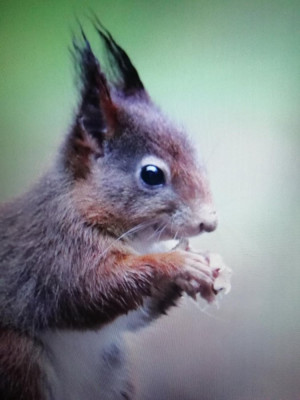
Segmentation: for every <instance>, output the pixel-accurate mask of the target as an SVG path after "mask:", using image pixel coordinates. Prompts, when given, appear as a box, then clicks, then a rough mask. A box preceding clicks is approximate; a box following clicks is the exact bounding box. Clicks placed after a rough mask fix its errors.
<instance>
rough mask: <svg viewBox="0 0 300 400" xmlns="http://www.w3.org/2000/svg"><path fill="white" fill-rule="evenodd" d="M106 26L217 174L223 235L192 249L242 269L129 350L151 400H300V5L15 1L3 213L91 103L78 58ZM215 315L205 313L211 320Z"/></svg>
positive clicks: (1, 161) (0, 33) (0, 108)
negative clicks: (220, 293) (81, 38)
mask: <svg viewBox="0 0 300 400" xmlns="http://www.w3.org/2000/svg"><path fill="white" fill-rule="evenodd" d="M90 10H93V11H94V12H95V13H96V14H97V15H98V16H99V17H100V19H101V20H102V22H103V23H104V24H105V25H106V26H107V27H108V28H109V30H110V31H111V32H112V33H113V35H114V37H115V38H116V40H117V41H118V42H119V43H120V44H121V46H122V47H124V48H125V49H126V51H127V52H128V53H129V55H130V57H131V59H132V60H133V62H134V64H135V65H136V67H137V69H138V71H139V72H140V75H141V77H142V80H143V82H144V84H145V86H146V87H147V88H148V90H149V92H150V94H151V95H152V97H153V98H154V99H155V100H156V101H157V102H158V104H159V105H160V106H161V107H162V108H163V109H164V110H165V111H166V113H167V114H169V115H170V116H171V117H173V118H174V119H175V120H176V121H178V123H182V124H183V125H184V126H185V127H186V128H187V131H188V132H189V133H190V135H191V136H192V137H193V138H194V140H195V142H196V145H197V146H198V149H199V151H200V152H201V153H202V155H203V157H204V159H205V160H206V162H207V166H208V170H209V174H210V178H211V184H212V188H213V192H214V197H215V202H216V204H217V208H218V210H219V215H220V225H219V228H218V230H217V231H216V232H215V233H213V234H210V235H206V236H203V237H202V236H201V237H200V238H197V239H195V240H193V243H194V244H195V246H196V247H199V248H203V249H210V250H211V251H214V252H219V253H221V254H222V255H223V256H224V258H225V260H226V261H227V263H228V264H229V265H230V266H231V267H232V268H233V269H234V276H233V289H232V292H231V293H230V294H229V295H228V296H226V297H224V298H223V299H222V300H221V301H220V308H219V309H217V308H216V307H214V306H211V307H209V308H206V309H205V310H203V308H202V306H203V304H202V303H201V309H199V307H197V305H196V304H194V303H192V302H191V301H189V300H187V299H184V300H183V302H182V305H181V307H180V308H177V309H175V310H173V311H172V312H171V313H170V316H169V318H163V319H161V320H160V321H158V322H157V323H155V324H154V325H153V326H151V327H150V328H147V329H146V330H145V331H144V332H143V333H141V334H139V335H138V336H130V337H128V343H129V345H130V349H131V352H130V354H131V356H132V363H133V368H134V369H135V371H136V372H135V373H136V379H137V382H138V388H139V392H138V393H139V398H140V399H148V398H149V399H153V398H155V399H195V400H196V399H201V400H205V399H209V400H211V399H228V400H235V399H236V400H241V399H243V400H267V399H272V400H273V399H278V400H279V399H284V400H298V399H299V398H300V385H299V377H300V312H299V300H300V295H299V282H300V271H299V267H300V263H299V258H300V250H299V245H300V240H299V238H300V228H299V225H300V218H299V217H300V215H299V214H300V213H299V193H300V184H299V171H300V165H299V164H300V163H299V136H300V134H299V126H300V121H299V115H300V113H299V104H300V92H299V82H300V74H299V71H300V68H299V67H300V65H299V64H300V24H299V21H300V3H299V1H279V0H274V1H271V0H269V1H258V0H254V1H244V0H241V1H234V0H228V1H221V0H219V1H214V0H212V1H208V0H203V1H191V0H189V1H180V0H173V1H164V2H162V1H157V0H153V1H146V0H145V1H143V0H140V1H133V0H128V1H126V0H123V1H122V0H118V1H108V0H107V1H104V0H101V1H100V0H98V1H85V2H83V1H75V0H74V1H71V0H60V1H54V0H53V1H47V0H44V1H31V0H27V1H19V0H18V1H17V0H15V1H10V2H9V1H2V2H1V5H0V37H1V41H0V46H1V47H0V57H1V75H0V132H1V134H0V149H1V158H0V182H1V191H0V200H1V201H6V200H8V199H9V198H11V197H12V196H14V195H18V194H21V193H22V192H23V191H24V190H26V188H28V187H29V186H30V184H31V183H32V182H34V181H35V180H36V178H37V177H38V176H40V175H41V174H42V172H43V171H45V170H46V169H47V166H48V165H49V163H50V162H51V160H52V159H53V157H54V155H55V152H56V149H57V146H58V145H59V143H60V141H61V139H62V137H63V135H64V133H65V132H66V131H67V129H68V127H69V126H70V124H71V121H72V116H73V113H74V110H75V106H76V101H77V92H76V88H75V86H74V75H75V74H74V69H73V66H72V61H71V57H70V54H69V50H68V48H69V47H70V44H71V36H72V31H76V30H78V26H77V24H76V19H80V21H81V22H82V24H83V26H84V29H85V30H86V32H87V34H88V36H89V38H91V42H92V46H93V48H94V50H95V51H98V50H99V54H101V51H100V50H101V49H100V45H99V43H98V40H97V37H96V35H95V34H94V32H93V30H92V28H91V26H90V23H89V21H88V18H87V16H88V15H89V13H90ZM201 310H202V311H201Z"/></svg>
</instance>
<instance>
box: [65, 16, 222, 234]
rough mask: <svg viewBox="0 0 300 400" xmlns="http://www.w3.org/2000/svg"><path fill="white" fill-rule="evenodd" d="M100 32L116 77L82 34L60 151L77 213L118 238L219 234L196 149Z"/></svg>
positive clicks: (111, 41) (121, 53) (101, 31)
mask: <svg viewBox="0 0 300 400" xmlns="http://www.w3.org/2000/svg"><path fill="white" fill-rule="evenodd" d="M96 28H97V31H98V33H99V35H100V37H101V38H102V40H103V42H104V44H105V47H106V50H107V53H108V58H109V61H110V64H111V67H112V68H111V69H112V72H113V74H114V79H113V80H112V81H111V80H110V81H108V79H107V78H106V76H105V74H104V72H103V70H102V68H101V66H100V63H99V61H98V60H97V58H96V57H95V55H94V54H93V52H92V49H91V47H90V44H89V42H88V41H87V39H86V37H85V35H84V33H82V36H83V44H82V45H78V44H76V43H75V44H74V49H75V55H76V60H77V62H78V65H79V66H80V79H81V101H80V106H79V110H78V113H77V116H76V119H75V122H74V125H73V128H72V130H71V132H70V134H69V136H68V138H67V141H66V143H65V145H64V148H63V160H64V168H65V170H66V171H67V173H68V174H69V175H70V176H71V182H72V195H73V198H74V200H75V204H76V207H77V209H78V211H79V212H80V213H81V215H82V216H83V218H85V220H86V222H87V223H88V224H91V225H93V226H97V227H99V228H100V229H103V230H106V231H107V232H109V233H110V234H113V235H116V236H120V235H123V234H124V233H125V232H127V231H130V232H132V234H133V233H134V232H136V234H137V232H138V231H141V230H144V231H145V230H146V231H147V232H149V240H150V237H151V236H152V239H153V240H157V239H172V238H174V237H176V238H181V237H189V236H193V235H197V234H199V233H201V232H203V231H208V232H209V231H212V230H214V229H215V228H216V224H217V220H216V213H215V210H214V207H213V204H212V198H211V193H210V189H209V184H208V179H207V176H206V171H205V168H204V166H203V165H202V164H201V163H200V162H199V161H198V160H197V158H196V155H195V150H194V147H193V146H192V144H191V143H190V142H189V140H188V138H187V136H186V135H185V133H184V132H182V131H181V130H179V129H177V128H176V127H174V126H173V125H172V123H170V121H169V120H168V119H167V118H166V117H165V116H164V115H163V114H162V113H161V112H160V110H159V109H158V108H157V107H156V106H155V105H154V104H153V102H152V101H151V99H150V97H149V95H148V93H147V92H146V90H145V88H144V85H143V83H142V82H141V80H140V77H139V75H138V72H137V71H136V69H135V67H134V66H133V65H132V63H131V61H130V59H129V57H128V56H127V54H126V53H125V51H124V50H123V49H121V48H120V46H119V45H118V44H117V43H116V42H115V40H114V39H113V38H112V36H111V35H110V33H108V32H107V31H106V30H105V29H104V28H103V27H102V25H101V24H100V23H99V24H98V25H97V27H96ZM151 232H153V233H152V234H151Z"/></svg>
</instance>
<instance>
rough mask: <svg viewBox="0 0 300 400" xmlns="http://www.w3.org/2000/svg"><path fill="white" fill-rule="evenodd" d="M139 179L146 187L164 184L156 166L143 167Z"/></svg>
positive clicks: (160, 172) (161, 172) (162, 174)
mask: <svg viewBox="0 0 300 400" xmlns="http://www.w3.org/2000/svg"><path fill="white" fill-rule="evenodd" d="M141 178H142V180H143V181H144V183H146V184H147V185H148V186H159V185H164V184H165V175H164V173H163V171H162V170H161V169H160V168H158V167H157V166H156V165H145V166H144V167H143V168H142V169H141Z"/></svg>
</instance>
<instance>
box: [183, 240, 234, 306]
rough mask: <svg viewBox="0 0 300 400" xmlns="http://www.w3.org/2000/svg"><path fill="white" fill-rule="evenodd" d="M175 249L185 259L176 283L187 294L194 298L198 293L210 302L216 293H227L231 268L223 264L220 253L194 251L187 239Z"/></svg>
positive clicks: (229, 287) (229, 286)
mask: <svg viewBox="0 0 300 400" xmlns="http://www.w3.org/2000/svg"><path fill="white" fill-rule="evenodd" d="M181 249H182V250H181ZM176 250H177V251H179V252H181V254H182V255H184V259H185V265H184V270H183V271H182V273H181V274H180V275H179V276H178V277H177V278H176V284H177V285H178V286H179V287H180V288H181V289H182V290H184V291H185V292H186V293H187V294H188V295H190V296H191V297H193V298H195V297H196V295H197V293H200V295H201V297H203V298H204V299H205V300H207V301H208V302H212V301H213V300H214V298H215V295H216V294H218V293H220V292H222V293H225V294H227V293H229V291H230V289H231V284H230V278H231V274H232V270H231V269H230V268H229V267H227V266H226V265H225V264H224V261H223V260H222V257H221V256H220V255H218V254H215V253H209V252H206V253H204V252H196V251H194V250H192V249H191V248H190V246H189V244H188V242H187V241H183V242H182V243H180V244H179V245H178V246H177V247H176Z"/></svg>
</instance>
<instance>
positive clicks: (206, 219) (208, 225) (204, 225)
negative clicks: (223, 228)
mask: <svg viewBox="0 0 300 400" xmlns="http://www.w3.org/2000/svg"><path fill="white" fill-rule="evenodd" d="M217 225H218V218H217V213H216V211H215V210H213V211H212V210H211V211H207V212H206V213H205V214H204V215H203V216H202V217H201V222H200V224H199V229H200V233H201V232H212V231H214V230H215V229H216V227H217Z"/></svg>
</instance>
